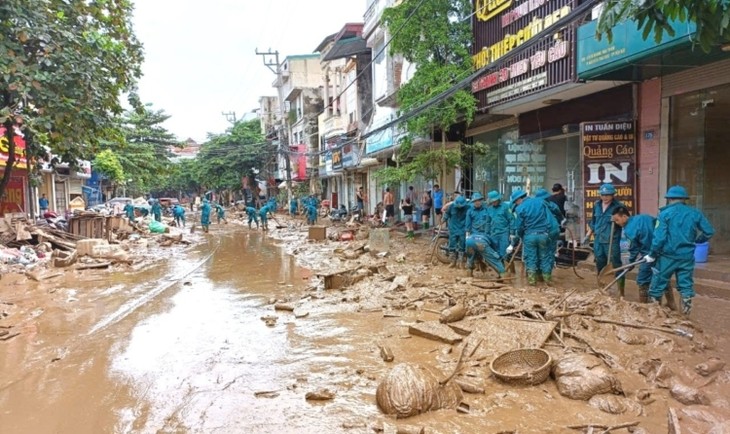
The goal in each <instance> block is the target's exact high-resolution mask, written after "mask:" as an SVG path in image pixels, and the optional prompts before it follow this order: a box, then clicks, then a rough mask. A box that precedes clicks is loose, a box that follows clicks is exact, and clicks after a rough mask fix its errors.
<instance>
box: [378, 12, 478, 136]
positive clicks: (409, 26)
mask: <svg viewBox="0 0 730 434" xmlns="http://www.w3.org/2000/svg"><path fill="white" fill-rule="evenodd" d="M471 10H472V3H471V1H469V0H404V1H403V2H402V3H401V4H399V5H398V6H396V7H393V8H387V9H386V10H385V11H384V12H383V23H384V25H385V26H386V27H387V28H388V30H389V31H390V33H391V34H393V39H392V42H391V43H390V48H391V52H392V53H398V54H400V55H402V56H403V58H404V59H406V60H408V61H409V62H411V63H415V64H416V65H417V66H416V72H415V74H414V76H413V77H412V78H411V79H410V80H409V81H408V82H407V83H405V84H404V85H403V86H401V88H400V89H399V90H398V102H399V104H400V107H401V109H402V110H403V111H408V110H410V109H412V108H415V107H417V106H420V105H421V104H423V103H424V102H426V101H427V100H429V99H430V98H432V97H433V96H434V95H437V94H439V93H441V92H443V91H445V90H447V89H449V88H451V87H452V86H453V85H454V84H455V83H456V82H458V81H459V80H461V79H463V78H464V77H466V76H467V75H469V74H470V73H471V72H472V61H471V53H470V47H471V39H472V34H471V25H470V20H469V19H468V17H469V16H470V14H471ZM475 111H476V100H475V99H474V96H473V95H472V94H471V93H470V92H469V91H468V90H461V91H459V92H457V93H456V94H455V95H453V96H452V97H450V98H448V99H446V100H444V101H443V102H440V103H438V104H435V105H434V106H432V107H431V108H429V109H428V110H426V111H424V113H423V114H421V115H419V116H416V117H415V118H413V119H411V120H409V121H408V124H407V127H408V131H409V132H410V133H412V134H414V135H424V134H429V133H431V131H432V129H433V128H439V129H442V130H445V129H447V128H449V127H450V126H451V125H453V124H454V123H456V122H458V121H460V120H466V121H467V123H468V122H471V120H472V119H473V118H474V113H475Z"/></svg>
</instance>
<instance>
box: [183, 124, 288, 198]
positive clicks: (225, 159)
mask: <svg viewBox="0 0 730 434" xmlns="http://www.w3.org/2000/svg"><path fill="white" fill-rule="evenodd" d="M275 158H276V148H275V146H273V145H272V144H270V143H268V142H266V140H265V139H264V136H263V135H262V134H261V125H260V123H259V121H258V120H251V121H246V122H243V121H239V122H236V123H235V124H234V125H233V126H232V127H231V128H229V129H228V130H227V131H226V132H225V133H224V134H219V135H213V136H211V137H210V138H209V140H208V141H207V142H206V143H204V144H203V146H202V147H201V150H200V153H199V154H198V158H197V176H198V179H197V181H198V182H199V183H200V184H201V185H204V186H206V187H207V188H214V189H221V188H223V189H232V190H239V189H240V188H241V178H242V177H244V176H248V175H250V174H252V173H253V172H254V170H255V169H256V170H259V171H261V170H263V169H264V167H265V166H266V165H267V164H268V163H270V162H271V161H272V159H275Z"/></svg>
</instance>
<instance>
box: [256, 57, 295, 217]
mask: <svg viewBox="0 0 730 434" xmlns="http://www.w3.org/2000/svg"><path fill="white" fill-rule="evenodd" d="M256 55H257V56H261V57H262V59H263V61H264V66H266V67H267V68H269V70H270V71H271V72H273V73H274V74H275V75H276V78H277V83H278V84H279V87H278V89H277V96H278V97H279V116H280V118H281V119H280V122H281V125H280V127H279V152H283V153H284V161H285V163H286V196H287V202H286V204H285V207H286V208H287V209H289V210H291V207H290V206H289V204H290V203H291V200H292V191H291V160H290V158H289V152H290V150H291V148H290V147H289V135H288V134H287V128H286V116H284V98H283V95H282V93H281V63H279V51H271V48H269V50H268V51H265V52H264V51H259V49H258V48H257V49H256ZM282 146H284V148H283V149H282Z"/></svg>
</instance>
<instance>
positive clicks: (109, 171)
mask: <svg viewBox="0 0 730 434" xmlns="http://www.w3.org/2000/svg"><path fill="white" fill-rule="evenodd" d="M92 164H93V166H94V170H96V171H97V172H99V173H101V174H103V175H105V176H106V177H107V178H109V180H110V181H111V182H112V183H114V184H116V183H119V182H122V181H124V169H123V168H122V165H121V163H119V158H118V157H117V154H115V153H114V151H112V150H110V149H105V150H103V151H101V152H99V153H98V154H96V157H95V158H94V161H93V162H92Z"/></svg>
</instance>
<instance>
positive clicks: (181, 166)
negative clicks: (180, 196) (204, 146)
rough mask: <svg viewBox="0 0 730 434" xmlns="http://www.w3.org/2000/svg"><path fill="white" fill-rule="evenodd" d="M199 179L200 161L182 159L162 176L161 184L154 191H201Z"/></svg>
mask: <svg viewBox="0 0 730 434" xmlns="http://www.w3.org/2000/svg"><path fill="white" fill-rule="evenodd" d="M198 179H199V175H198V161H197V160H182V161H180V162H179V163H177V164H172V165H171V166H170V169H169V171H168V172H167V174H166V176H163V177H161V179H160V182H159V184H158V185H156V186H155V187H154V188H153V189H152V192H154V193H157V192H164V191H176V192H180V193H182V192H193V191H199V190H200V183H199V181H198Z"/></svg>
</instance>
